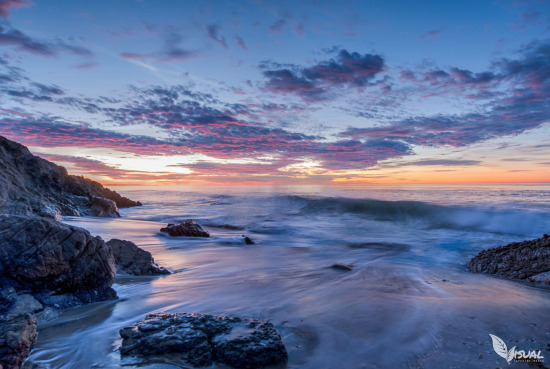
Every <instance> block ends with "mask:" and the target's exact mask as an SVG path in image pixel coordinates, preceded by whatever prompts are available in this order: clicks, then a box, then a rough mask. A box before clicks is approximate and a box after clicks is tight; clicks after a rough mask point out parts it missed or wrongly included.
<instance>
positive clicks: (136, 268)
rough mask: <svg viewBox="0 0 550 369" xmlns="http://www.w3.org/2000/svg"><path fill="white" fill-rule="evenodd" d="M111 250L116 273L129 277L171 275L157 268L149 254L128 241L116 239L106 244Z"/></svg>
mask: <svg viewBox="0 0 550 369" xmlns="http://www.w3.org/2000/svg"><path fill="white" fill-rule="evenodd" d="M107 246H109V247H110V248H111V250H113V255H114V257H115V263H116V266H117V271H119V272H124V273H127V274H131V275H160V274H171V273H170V271H169V270H168V269H166V268H162V267H159V266H158V265H157V264H156V263H155V260H154V259H153V256H152V255H151V253H150V252H148V251H145V250H143V249H141V248H139V247H138V246H137V245H136V244H135V243H133V242H130V241H124V240H118V239H116V238H114V239H112V240H110V241H108V242H107Z"/></svg>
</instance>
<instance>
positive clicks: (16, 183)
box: [0, 136, 141, 218]
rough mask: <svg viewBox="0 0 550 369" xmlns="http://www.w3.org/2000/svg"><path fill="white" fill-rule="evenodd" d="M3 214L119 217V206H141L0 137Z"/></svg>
mask: <svg viewBox="0 0 550 369" xmlns="http://www.w3.org/2000/svg"><path fill="white" fill-rule="evenodd" d="M0 188H1V189H2V191H0V213H6V214H17V215H40V216H45V217H49V218H58V217H60V216H62V215H73V216H81V215H92V216H110V217H116V216H120V214H119V212H118V208H125V207H130V206H140V205H141V203H140V202H139V201H137V202H136V201H132V200H130V199H128V198H126V197H123V196H121V195H119V194H118V193H116V192H115V191H112V190H110V189H108V188H105V187H103V185H101V184H100V183H98V182H95V181H92V180H90V179H87V178H84V177H78V176H73V175H69V174H68V173H67V170H66V169H65V168H64V167H62V166H59V165H57V164H54V163H52V162H49V161H47V160H45V159H42V158H40V157H38V156H34V155H32V154H31V153H30V151H29V150H28V149H27V148H26V147H25V146H23V145H20V144H18V143H16V142H13V141H10V140H8V139H6V138H4V137H2V136H0Z"/></svg>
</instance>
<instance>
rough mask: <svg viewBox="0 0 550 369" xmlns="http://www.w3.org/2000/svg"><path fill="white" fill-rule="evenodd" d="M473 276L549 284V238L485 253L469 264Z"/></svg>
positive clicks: (511, 245) (512, 244)
mask: <svg viewBox="0 0 550 369" xmlns="http://www.w3.org/2000/svg"><path fill="white" fill-rule="evenodd" d="M468 269H469V270H470V271H471V272H474V273H487V274H494V275H498V276H502V277H506V278H512V279H524V280H531V281H540V282H544V283H548V284H550V275H549V273H547V272H550V237H548V235H546V234H545V235H544V236H543V237H542V238H538V239H535V240H530V241H523V242H514V243H510V244H508V245H506V246H501V247H497V248H493V249H488V250H483V251H481V252H480V253H479V254H478V255H477V256H475V257H474V258H472V260H471V261H470V262H469V263H468Z"/></svg>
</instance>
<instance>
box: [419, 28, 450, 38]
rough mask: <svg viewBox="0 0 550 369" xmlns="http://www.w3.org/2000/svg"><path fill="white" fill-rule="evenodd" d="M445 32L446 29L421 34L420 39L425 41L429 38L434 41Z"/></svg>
mask: <svg viewBox="0 0 550 369" xmlns="http://www.w3.org/2000/svg"><path fill="white" fill-rule="evenodd" d="M443 32H445V28H439V29H434V30H431V31H428V32H426V33H423V34H421V35H420V36H418V38H419V39H420V40H425V39H427V38H431V39H433V38H435V37H437V36H439V35H441V34H442V33H443Z"/></svg>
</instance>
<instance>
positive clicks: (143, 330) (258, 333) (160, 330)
mask: <svg viewBox="0 0 550 369" xmlns="http://www.w3.org/2000/svg"><path fill="white" fill-rule="evenodd" d="M120 336H121V337H122V346H121V348H120V353H121V354H122V355H133V356H152V355H154V356H162V355H169V354H174V353H175V354H181V359H182V360H184V361H186V362H187V363H189V364H191V365H193V366H209V365H212V363H213V362H217V363H220V364H223V365H227V366H230V367H232V368H239V369H253V368H263V367H266V366H271V365H277V364H284V363H286V362H287V360H288V353H287V351H286V348H285V346H284V345H283V342H282V341H281V336H280V335H279V334H278V333H277V331H276V330H275V328H274V327H273V325H272V324H271V323H269V322H266V321H262V320H257V319H248V318H238V317H224V316H216V315H207V314H188V313H175V314H166V313H154V314H149V315H147V316H146V317H145V319H144V320H142V321H139V322H137V323H136V324H134V325H132V326H129V327H125V328H123V329H121V330H120Z"/></svg>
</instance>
